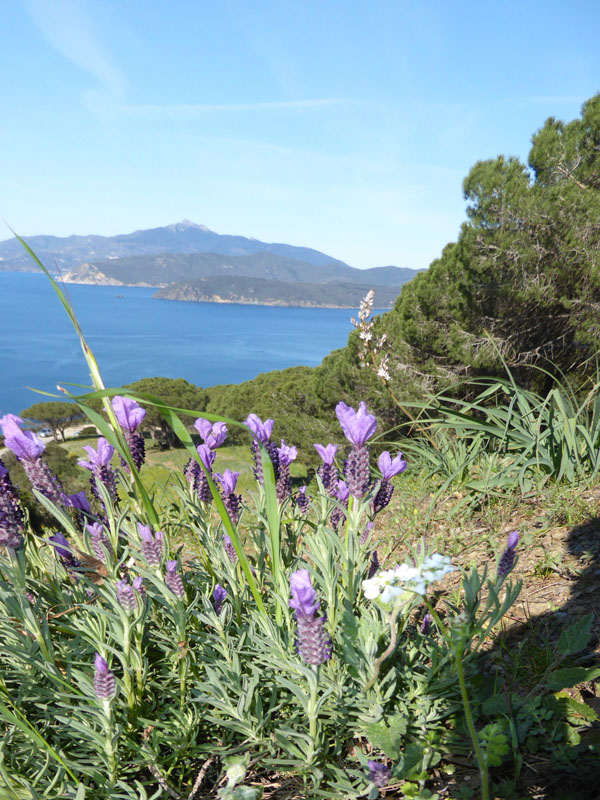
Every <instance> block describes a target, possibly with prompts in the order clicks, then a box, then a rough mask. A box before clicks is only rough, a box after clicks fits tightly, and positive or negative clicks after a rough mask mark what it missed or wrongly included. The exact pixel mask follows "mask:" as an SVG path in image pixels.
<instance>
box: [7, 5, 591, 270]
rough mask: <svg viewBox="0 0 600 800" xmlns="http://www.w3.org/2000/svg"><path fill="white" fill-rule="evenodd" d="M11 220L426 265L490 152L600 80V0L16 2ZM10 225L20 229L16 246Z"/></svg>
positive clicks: (10, 84)
mask: <svg viewBox="0 0 600 800" xmlns="http://www.w3.org/2000/svg"><path fill="white" fill-rule="evenodd" d="M2 11H3V15H2V30H1V32H0V45H1V46H0V61H1V63H2V77H3V81H2V84H3V89H2V98H3V108H2V112H3V113H2V121H1V122H0V148H1V152H2V156H3V158H2V161H3V165H2V170H1V171H0V189H1V191H0V215H1V216H2V217H3V218H4V219H6V220H7V222H8V223H9V224H10V225H11V226H12V227H13V228H14V229H15V230H17V231H18V232H19V233H21V234H23V235H25V236H27V235H33V234H38V233H46V234H55V235H58V236H66V235H68V234H71V233H78V234H87V233H99V234H104V235H111V234H116V233H127V232H129V231H132V230H135V229H138V228H150V227H156V226H159V225H165V224H169V223H172V222H176V221H179V220H182V219H184V218H188V219H191V220H193V221H194V222H198V223H202V224H205V225H207V226H208V227H209V228H211V229H213V230H215V231H217V232H219V233H233V234H242V235H245V236H254V237H256V238H259V239H262V240H265V241H280V242H287V243H289V244H297V245H304V246H308V247H314V248H317V249H319V250H323V251H325V252H327V253H329V254H331V255H332V256H335V257H337V258H341V259H343V260H344V261H347V262H348V263H349V264H352V265H353V266H358V267H371V266H380V265H385V264H396V265H398V266H408V267H422V266H427V265H428V264H429V263H430V261H431V260H432V259H433V258H435V257H437V256H438V255H439V253H440V252H441V249H442V248H443V246H444V245H445V244H446V243H447V242H448V241H451V240H454V239H455V238H456V236H457V234H458V231H459V228H460V224H461V222H462V221H463V220H464V218H465V213H464V202H463V198H462V190H461V185H462V180H463V178H464V177H465V175H466V174H467V172H468V170H469V169H470V167H471V166H472V165H473V164H474V163H475V162H476V161H477V160H479V159H485V158H490V157H494V156H496V155H498V154H500V153H505V154H511V155H518V156H520V157H521V158H523V159H526V158H527V153H528V150H529V143H530V138H531V135H532V133H533V132H534V131H535V130H536V129H537V128H539V127H540V126H541V125H542V124H543V122H544V120H545V119H546V118H547V117H548V116H555V117H559V118H561V119H565V120H570V119H572V118H574V117H576V116H577V115H578V114H579V110H580V107H581V104H582V102H583V101H585V100H586V99H587V98H588V97H591V96H592V95H593V94H595V93H596V92H598V91H600V47H599V46H598V30H599V29H600V4H599V3H598V2H597V0H589V1H587V0H571V2H570V3H569V4H567V3H566V2H564V0H562V1H561V2H555V1H554V0H546V2H540V1H538V0H530V2H527V1H526V0H520V2H517V1H516V0H506V1H505V2H502V1H501V0H495V1H494V2H491V1H490V2H488V1H487V0H479V2H460V0H454V2H451V3H450V2H446V0H437V2H427V0H425V1H424V2H420V1H419V0H417V2H415V1H414V0H413V2H403V0H396V2H392V1H391V0H370V1H369V2H367V1H366V0H345V1H344V2H338V0H302V2H290V0H288V1H287V2H285V0H218V1H217V0H213V1H212V2H207V1H206V0H177V1H176V2H173V0H126V2H117V0H15V2H11V3H4V4H3V8H2ZM9 236H10V233H9V231H8V230H6V235H3V234H2V233H0V238H2V239H4V238H9Z"/></svg>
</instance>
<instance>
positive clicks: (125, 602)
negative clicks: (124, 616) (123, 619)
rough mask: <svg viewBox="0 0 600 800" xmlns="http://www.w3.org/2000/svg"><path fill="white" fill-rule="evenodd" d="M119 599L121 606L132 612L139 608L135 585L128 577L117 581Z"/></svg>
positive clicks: (129, 612)
mask: <svg viewBox="0 0 600 800" xmlns="http://www.w3.org/2000/svg"><path fill="white" fill-rule="evenodd" d="M116 586H117V600H118V602H119V605H120V606H121V608H122V609H123V610H124V611H126V612H127V613H128V614H131V613H132V612H133V611H135V610H136V608H137V599H136V596H135V592H134V590H133V587H132V586H130V585H129V582H128V580H127V578H124V579H123V580H121V581H117V584H116Z"/></svg>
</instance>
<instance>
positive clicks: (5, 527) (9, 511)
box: [0, 459, 24, 550]
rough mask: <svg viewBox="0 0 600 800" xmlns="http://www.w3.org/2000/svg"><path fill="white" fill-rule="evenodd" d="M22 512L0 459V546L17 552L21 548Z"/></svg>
mask: <svg viewBox="0 0 600 800" xmlns="http://www.w3.org/2000/svg"><path fill="white" fill-rule="evenodd" d="M23 527H24V516H23V510H22V509H21V506H20V504H19V493H18V491H17V489H16V488H15V486H14V484H13V482H12V481H11V479H10V477H9V474H8V470H7V469H6V467H5V466H4V464H3V462H2V459H0V546H3V547H12V548H13V549H15V550H18V549H19V548H20V547H22V546H23V536H22V533H23Z"/></svg>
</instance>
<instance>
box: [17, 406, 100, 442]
mask: <svg viewBox="0 0 600 800" xmlns="http://www.w3.org/2000/svg"><path fill="white" fill-rule="evenodd" d="M19 416H21V417H22V418H23V419H24V420H26V421H27V422H34V423H38V424H42V425H47V426H48V427H49V428H51V429H52V431H53V433H54V438H55V439H56V435H57V433H58V434H60V436H61V438H62V440H63V442H64V440H65V431H66V429H67V428H68V427H70V426H71V425H72V424H73V423H74V422H79V421H80V420H82V419H85V415H84V414H83V412H82V411H81V409H80V408H79V406H78V405H76V404H75V403H65V402H62V401H60V400H53V401H50V402H47V403H35V404H34V405H32V406H29V408H26V409H24V410H23V411H21V413H20V415H19Z"/></svg>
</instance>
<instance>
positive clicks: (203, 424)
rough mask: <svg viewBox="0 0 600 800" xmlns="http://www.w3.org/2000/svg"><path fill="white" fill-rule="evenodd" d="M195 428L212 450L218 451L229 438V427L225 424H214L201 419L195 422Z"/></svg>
mask: <svg viewBox="0 0 600 800" xmlns="http://www.w3.org/2000/svg"><path fill="white" fill-rule="evenodd" d="M194 427H195V428H196V430H197V431H198V433H199V434H200V436H201V437H202V438H203V439H204V443H205V444H206V445H207V447H210V449H211V450H216V449H217V447H220V446H221V445H222V444H223V442H224V441H225V439H226V438H227V433H228V431H227V425H226V424H225V423H224V422H215V423H214V424H213V423H212V422H209V420H207V419H204V418H203V417H200V418H199V419H197V420H196V422H194Z"/></svg>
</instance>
